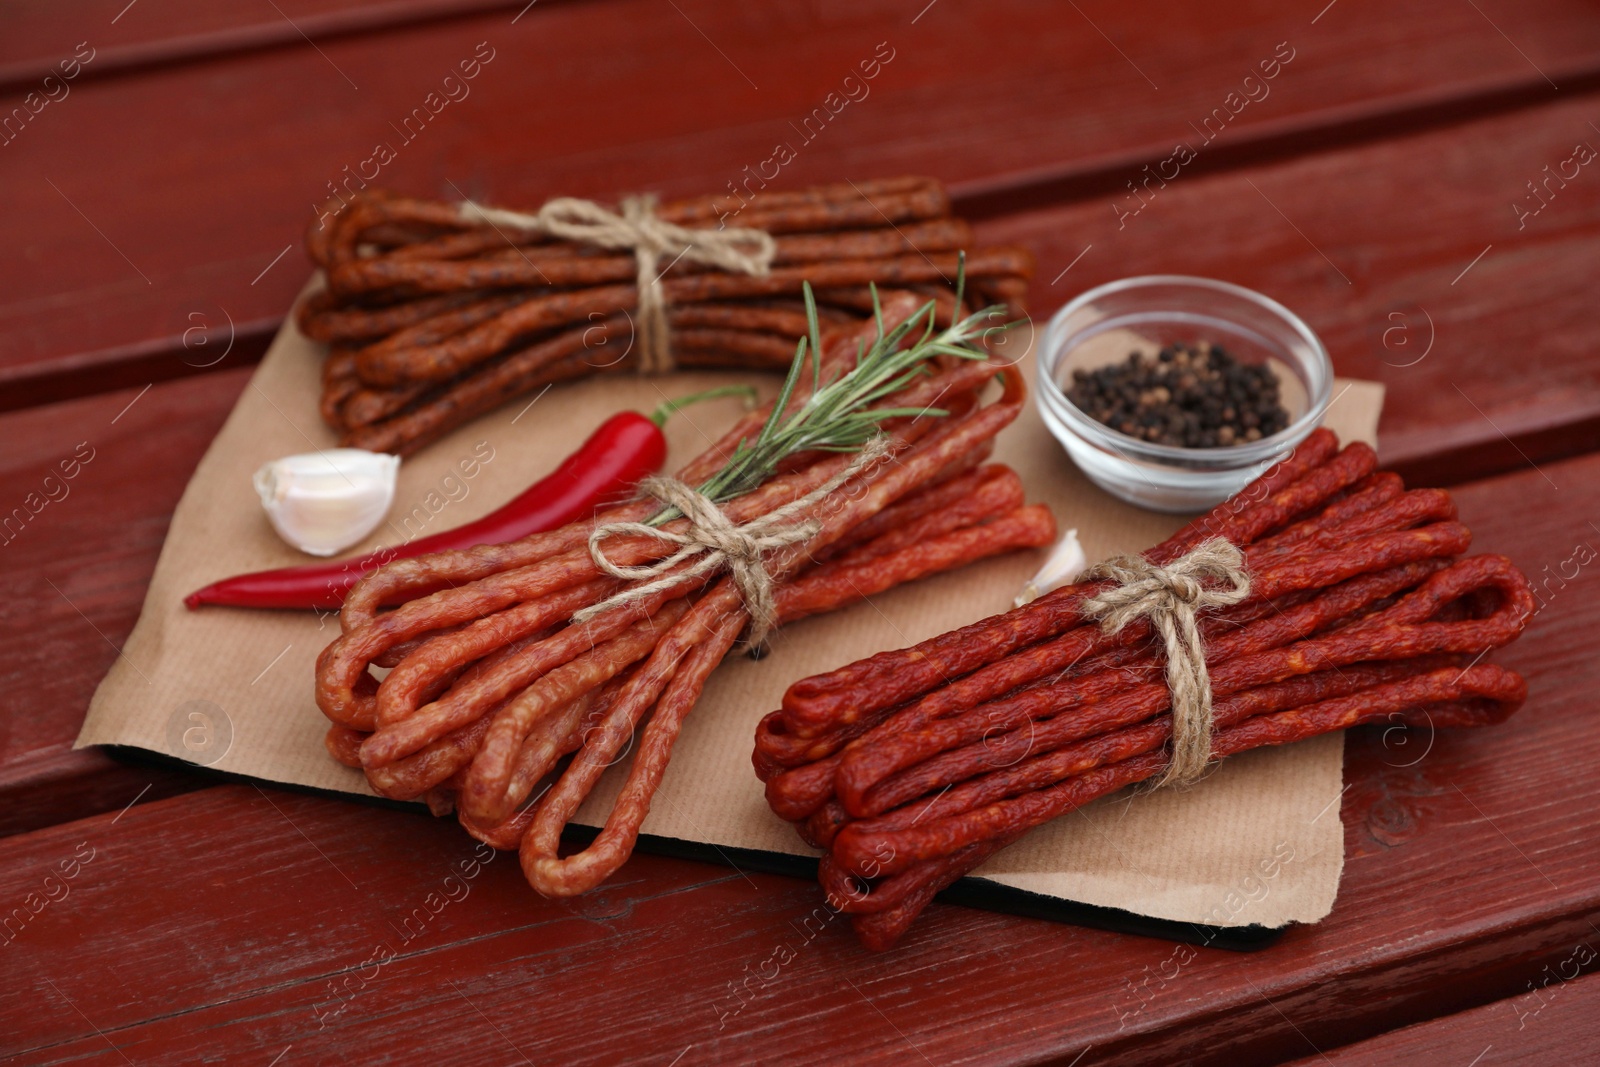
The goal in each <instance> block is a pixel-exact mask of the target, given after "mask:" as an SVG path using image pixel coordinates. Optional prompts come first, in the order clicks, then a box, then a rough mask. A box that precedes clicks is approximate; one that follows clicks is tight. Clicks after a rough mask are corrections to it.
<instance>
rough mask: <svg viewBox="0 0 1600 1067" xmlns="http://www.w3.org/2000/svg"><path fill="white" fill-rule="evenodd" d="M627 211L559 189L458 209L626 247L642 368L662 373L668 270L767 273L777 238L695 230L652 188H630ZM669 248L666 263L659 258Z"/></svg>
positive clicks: (472, 217)
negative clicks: (634, 192) (661, 210)
mask: <svg viewBox="0 0 1600 1067" xmlns="http://www.w3.org/2000/svg"><path fill="white" fill-rule="evenodd" d="M621 207H622V213H621V214H617V213H616V212H614V211H608V210H606V209H605V208H603V207H601V206H600V205H599V204H597V203H595V202H594V201H593V200H579V199H576V198H574V197H567V196H564V197H557V198H556V199H554V200H551V201H548V202H547V203H546V204H545V205H544V206H543V207H541V208H540V209H539V212H538V214H536V215H528V214H525V213H523V212H520V211H506V210H504V209H502V208H492V207H484V206H483V205H482V204H478V203H474V202H473V201H471V200H466V201H463V202H462V203H461V205H460V206H459V208H458V210H459V211H460V213H461V217H462V218H464V219H466V220H467V221H469V222H486V223H489V224H490V225H491V226H510V227H513V228H515V229H519V230H528V231H531V232H534V233H543V234H548V235H550V236H551V237H560V238H563V239H565V240H568V241H578V242H582V243H584V244H592V245H599V246H600V247H601V248H626V249H628V250H629V251H631V252H632V253H633V254H634V258H635V259H637V260H638V266H639V270H638V275H637V278H636V279H635V285H637V287H638V290H639V323H638V329H637V338H636V341H637V343H638V345H639V370H640V372H641V373H644V374H655V373H660V372H664V371H670V370H672V369H673V360H672V339H671V336H670V334H669V332H668V329H667V300H666V294H665V291H664V287H663V286H662V284H661V276H662V275H663V274H665V273H666V272H667V270H668V269H669V268H671V267H672V265H673V264H674V263H677V262H678V261H679V260H680V259H684V260H688V261H689V262H691V263H701V264H704V265H706V266H709V267H717V268H720V269H722V270H725V271H730V272H734V273H738V274H751V275H756V276H761V275H764V274H766V273H767V271H768V270H769V269H770V268H771V266H772V259H773V256H775V255H776V254H777V251H778V245H777V242H776V241H774V240H773V239H772V235H771V234H768V233H766V232H764V231H762V230H752V229H747V228H739V227H728V228H725V229H720V230H691V229H689V228H687V227H685V226H679V225H677V224H676V223H672V222H668V221H666V220H665V219H662V218H660V217H658V216H657V215H656V213H655V207H656V200H655V197H653V196H631V197H628V198H627V199H625V200H623V201H622V205H621ZM662 256H669V257H670V258H669V259H668V260H667V265H666V267H662V268H661V269H660V270H657V269H656V265H657V264H658V263H659V262H660V260H661V257H662Z"/></svg>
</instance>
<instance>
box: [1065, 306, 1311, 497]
mask: <svg viewBox="0 0 1600 1067" xmlns="http://www.w3.org/2000/svg"><path fill="white" fill-rule="evenodd" d="M1199 341H1210V342H1212V343H1213V344H1217V345H1220V346H1221V347H1222V348H1224V349H1226V350H1227V351H1228V352H1229V353H1230V354H1231V355H1233V356H1234V357H1235V358H1236V359H1237V360H1238V361H1239V362H1240V363H1245V364H1253V365H1260V364H1262V363H1265V364H1267V365H1268V366H1270V367H1271V368H1272V370H1273V372H1274V373H1275V374H1276V375H1277V377H1278V385H1279V394H1280V399H1281V400H1282V402H1283V406H1284V409H1285V410H1286V411H1287V412H1288V413H1289V420H1290V421H1289V425H1288V426H1287V427H1286V428H1284V429H1283V430H1281V431H1279V432H1278V433H1275V434H1273V435H1272V436H1270V437H1263V438H1262V439H1261V440H1259V441H1251V442H1249V443H1247V444H1238V445H1228V446H1225V447H1219V448H1186V447H1180V446H1175V445H1160V444H1153V443H1151V442H1149V441H1144V440H1140V439H1139V438H1136V437H1131V436H1129V435H1128V434H1124V433H1121V432H1119V431H1117V430H1113V429H1112V428H1111V427H1109V426H1106V425H1104V424H1103V423H1099V422H1096V421H1095V420H1094V419H1092V418H1090V417H1089V416H1088V415H1087V414H1086V413H1085V412H1084V411H1082V410H1081V409H1080V408H1078V407H1077V406H1076V405H1074V404H1073V403H1072V401H1070V400H1068V399H1067V394H1066V388H1067V386H1069V385H1070V384H1071V382H1072V373H1073V371H1076V370H1090V369H1093V368H1096V367H1101V366H1104V365H1106V364H1108V363H1120V362H1122V361H1123V360H1126V359H1127V358H1128V355H1129V353H1130V352H1132V351H1135V350H1140V351H1144V352H1146V353H1147V354H1151V355H1153V354H1154V353H1155V352H1157V351H1159V350H1160V349H1161V348H1162V347H1164V346H1166V345H1170V344H1175V343H1179V342H1184V343H1190V344H1193V343H1195V342H1199ZM1332 391H1333V366H1332V364H1331V363H1330V362H1329V361H1328V352H1327V349H1325V348H1324V347H1323V345H1322V342H1321V341H1320V340H1319V339H1318V338H1317V335H1316V334H1315V333H1313V332H1311V328H1310V327H1309V326H1307V325H1306V324H1305V323H1304V322H1302V321H1301V320H1300V318H1299V316H1297V315H1295V314H1294V312H1292V311H1290V310H1289V309H1288V308H1286V307H1284V306H1283V305H1282V304H1280V303H1278V302H1277V301H1276V300H1271V299H1269V298H1267V297H1265V296H1262V295H1261V294H1260V293H1257V292H1252V291H1251V290H1249V289H1245V288H1243V287H1241V286H1237V285H1230V284H1229V283H1227V282H1219V281H1214V280H1212V279H1210V278H1191V277H1186V276H1184V275H1179V274H1150V275H1144V276H1142V277H1137V278H1124V279H1122V280H1121V281H1116V282H1110V283H1109V284H1106V285H1102V286H1099V287H1097V288H1094V289H1090V290H1089V291H1088V292H1086V293H1083V294H1082V295H1080V296H1078V297H1077V298H1076V299H1074V300H1073V301H1072V302H1070V303H1069V304H1067V305H1066V306H1065V307H1063V308H1062V309H1061V310H1060V311H1058V312H1056V313H1055V315H1054V317H1052V318H1051V320H1050V325H1049V326H1048V327H1047V328H1046V330H1045V336H1044V345H1043V347H1042V348H1041V349H1040V354H1039V387H1038V404H1039V413H1040V414H1041V415H1042V416H1044V422H1045V425H1046V426H1048V427H1049V428H1050V432H1051V433H1052V434H1054V435H1055V437H1056V440H1058V441H1060V442H1061V445H1062V447H1063V448H1065V449H1066V450H1067V455H1069V456H1071V457H1072V461H1073V462H1074V463H1076V464H1077V465H1078V467H1079V469H1080V470H1082V471H1083V473H1084V474H1086V475H1088V477H1089V480H1090V481H1092V482H1094V483H1095V484H1096V485H1098V486H1100V488H1102V489H1104V490H1105V491H1106V492H1108V493H1111V494H1112V495H1113V496H1117V497H1120V498H1121V499H1123V500H1126V501H1128V502H1129V503H1132V504H1137V505H1139V506H1140V507H1144V508H1150V509H1152V510H1155V511H1169V512H1192V511H1204V510H1206V509H1207V508H1210V507H1214V506H1215V505H1217V504H1219V503H1221V502H1222V501H1224V500H1226V499H1227V498H1228V497H1230V496H1232V495H1233V494H1234V493H1237V492H1238V491H1239V490H1240V489H1243V488H1244V487H1245V486H1246V485H1248V484H1249V483H1250V482H1251V481H1252V480H1254V479H1255V478H1256V476H1257V475H1259V474H1260V473H1261V472H1262V471H1264V470H1266V469H1267V467H1269V466H1271V465H1272V464H1273V463H1276V462H1277V461H1278V460H1280V459H1282V458H1283V457H1284V456H1286V455H1288V454H1289V453H1290V452H1291V451H1292V450H1293V449H1294V447H1295V446H1296V445H1298V444H1299V443H1300V442H1301V441H1303V440H1305V438H1306V435H1307V434H1309V433H1310V432H1311V431H1312V430H1313V429H1315V428H1316V426H1317V424H1318V423H1319V422H1321V421H1322V416H1323V414H1324V413H1325V412H1326V411H1327V409H1328V402H1329V399H1330V396H1331V394H1332Z"/></svg>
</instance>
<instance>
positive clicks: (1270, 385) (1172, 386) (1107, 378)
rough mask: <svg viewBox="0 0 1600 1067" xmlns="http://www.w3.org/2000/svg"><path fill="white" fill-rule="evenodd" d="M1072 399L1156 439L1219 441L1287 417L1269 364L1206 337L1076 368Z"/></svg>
mask: <svg viewBox="0 0 1600 1067" xmlns="http://www.w3.org/2000/svg"><path fill="white" fill-rule="evenodd" d="M1067 399H1069V400H1071V401H1072V402H1073V404H1075V405H1077V407H1078V409H1079V410H1081V411H1082V412H1083V413H1084V414H1086V415H1088V416H1089V417H1090V418H1092V419H1094V420H1095V421H1096V422H1099V423H1101V424H1103V425H1105V426H1109V427H1111V428H1112V429H1114V430H1118V431H1120V432H1121V433H1124V434H1127V435H1128V436H1130V437H1136V438H1139V439H1140V440H1143V441H1150V442H1153V443H1156V444H1163V445H1176V446H1180V447H1184V448H1217V447H1225V446H1227V445H1235V444H1241V443H1245V442H1249V441H1259V440H1260V439H1261V438H1263V437H1270V436H1271V435H1273V434H1275V433H1277V432H1279V431H1280V430H1283V429H1284V428H1286V427H1287V426H1288V425H1289V413H1288V412H1287V411H1286V410H1284V407H1283V403H1282V401H1281V400H1280V399H1279V395H1278V379H1277V377H1276V375H1274V374H1273V373H1272V369H1271V368H1270V367H1269V366H1267V365H1266V364H1264V363H1262V364H1246V363H1240V362H1239V361H1238V360H1237V359H1235V358H1234V357H1233V356H1232V355H1231V354H1229V353H1228V352H1227V351H1226V350H1224V349H1223V348H1221V347H1219V346H1217V345H1214V344H1211V343H1209V342H1206V341H1201V342H1198V343H1196V344H1181V343H1180V344H1174V345H1168V346H1167V347H1165V348H1163V349H1161V351H1160V352H1159V353H1158V354H1157V356H1156V357H1155V358H1154V359H1151V358H1149V357H1147V356H1145V355H1144V354H1143V353H1140V352H1134V353H1131V354H1130V355H1129V356H1128V358H1127V359H1126V360H1125V361H1124V362H1122V363H1114V364H1110V365H1107V366H1104V367H1097V368H1095V369H1094V370H1088V371H1086V370H1075V371H1073V372H1072V384H1071V385H1070V386H1069V387H1068V388H1067Z"/></svg>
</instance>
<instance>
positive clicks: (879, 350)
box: [648, 270, 1015, 526]
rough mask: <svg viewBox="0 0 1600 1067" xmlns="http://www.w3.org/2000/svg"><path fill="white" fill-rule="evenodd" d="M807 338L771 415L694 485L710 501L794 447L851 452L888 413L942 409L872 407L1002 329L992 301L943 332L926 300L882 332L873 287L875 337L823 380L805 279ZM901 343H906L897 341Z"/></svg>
mask: <svg viewBox="0 0 1600 1067" xmlns="http://www.w3.org/2000/svg"><path fill="white" fill-rule="evenodd" d="M965 280H966V279H965V271H964V270H963V271H961V272H959V273H958V275H957V281H956V302H957V306H959V305H960V301H961V295H962V292H963V290H964V288H965ZM804 291H805V302H806V321H807V325H808V327H809V333H810V336H809V337H802V338H801V339H800V343H799V344H798V345H797V346H796V348H795V354H794V362H793V363H792V364H790V366H789V373H788V375H787V376H786V377H785V378H784V382H783V389H782V390H781V391H780V392H779V393H778V399H777V401H776V402H775V403H774V404H773V407H772V414H771V415H770V416H768V418H767V421H766V423H765V424H764V425H763V426H762V427H761V430H760V432H759V433H758V434H757V435H756V438H755V440H754V441H751V440H748V439H745V440H741V441H740V442H739V444H738V446H737V447H736V448H735V449H734V450H733V455H732V456H731V457H729V459H728V462H727V464H726V465H724V466H723V468H722V469H721V470H719V471H718V472H717V473H716V474H714V475H712V476H711V477H710V478H708V479H707V480H706V481H705V482H703V483H701V485H700V486H699V490H700V492H701V493H702V494H703V495H705V496H707V497H709V498H710V499H712V500H714V501H718V502H721V501H724V500H729V499H731V498H733V497H736V496H740V495H742V494H744V493H748V492H750V491H751V490H753V489H755V488H756V487H758V486H759V485H761V483H762V482H764V481H766V479H767V478H768V477H770V476H771V475H772V473H773V472H774V471H775V470H777V468H778V465H779V464H780V463H782V462H783V460H784V459H786V458H787V457H789V456H792V455H795V454H797V453H800V452H810V451H823V452H856V451H859V450H860V449H861V447H862V446H863V445H865V444H866V443H867V441H869V440H870V439H871V438H872V437H874V436H875V435H876V434H877V433H878V432H879V430H880V425H881V424H882V423H883V422H884V421H886V420H888V419H897V418H905V417H918V418H920V417H932V418H937V417H941V416H944V415H946V414H948V412H947V411H945V410H944V409H942V408H935V407H925V408H908V407H874V406H873V405H874V404H876V403H878V402H879V401H881V400H883V399H884V398H885V397H887V396H891V395H893V394H894V393H896V392H899V391H900V390H902V389H904V388H906V387H907V386H908V385H910V384H911V383H912V382H913V381H915V380H916V379H917V378H918V377H919V376H921V375H923V374H926V373H928V361H929V360H931V359H932V358H933V357H935V356H955V357H957V358H959V359H987V358H988V353H987V352H986V351H985V349H984V348H983V347H982V345H981V342H979V341H976V340H974V338H977V337H978V336H979V335H980V334H985V333H987V332H988V331H989V330H994V329H1007V328H1009V327H1010V326H1013V325H1015V323H1006V324H1004V325H1002V326H998V327H996V326H988V325H984V323H985V322H986V321H990V320H992V319H993V318H994V317H995V315H996V313H997V312H999V311H1002V310H1003V308H1002V307H1001V305H998V304H996V305H992V306H990V307H986V308H983V309H982V310H980V311H976V312H974V313H973V314H971V315H968V316H967V317H966V318H964V319H961V320H960V321H959V322H953V323H951V324H950V325H949V326H947V327H945V328H944V329H943V330H939V329H938V328H937V321H936V320H937V316H936V309H937V304H936V302H935V301H933V300H929V301H928V302H927V303H926V304H924V305H922V307H920V308H918V309H917V310H916V311H915V312H913V313H912V315H911V316H910V317H909V318H907V319H906V320H905V321H904V322H902V323H901V324H900V325H898V326H896V327H895V328H894V329H892V330H886V329H885V328H884V322H883V308H882V306H881V305H880V304H879V302H878V291H877V287H876V286H874V287H873V289H872V304H873V315H874V317H875V318H876V319H877V322H878V335H877V337H876V338H875V339H874V340H873V342H872V343H871V344H870V345H864V346H863V348H862V349H861V351H860V353H859V358H858V359H857V360H856V365H855V366H854V367H852V368H851V369H850V370H849V371H846V372H845V373H843V374H840V375H838V376H836V377H834V378H833V379H832V380H830V381H828V382H826V383H824V382H823V381H822V337H821V329H820V327H819V324H818V321H817V304H816V298H815V297H814V296H813V295H812V292H811V286H810V284H809V283H808V284H806V285H805V287H804ZM919 329H920V330H921V333H922V336H921V337H920V338H917V339H916V340H915V341H913V342H912V343H911V344H909V345H906V344H905V342H906V339H907V338H908V337H911V336H912V335H913V334H915V333H916V332H917V331H918V330H919ZM902 345H905V347H902ZM808 357H809V359H810V362H811V375H812V378H811V381H812V390H811V395H810V396H809V397H807V398H806V400H805V402H804V403H803V404H801V405H799V406H798V407H797V408H795V410H794V411H792V412H787V413H786V409H787V408H788V406H789V401H790V399H791V397H792V396H793V395H794V390H795V387H796V385H798V384H799V381H800V375H801V374H802V373H804V371H805V366H806V361H807V358H808ZM680 514H681V513H680V512H679V511H678V509H677V508H667V509H664V510H663V511H661V512H659V513H657V514H656V515H655V516H653V517H652V518H651V519H650V520H648V521H649V524H650V525H652V526H656V525H660V524H661V523H663V522H667V521H669V520H671V519H674V518H676V517H678V515H680Z"/></svg>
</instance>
